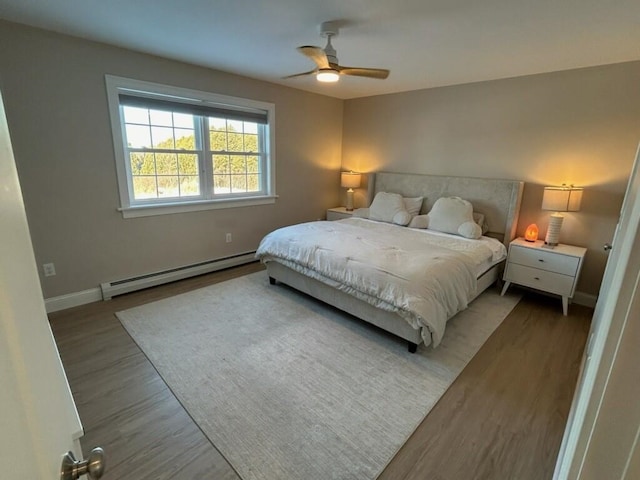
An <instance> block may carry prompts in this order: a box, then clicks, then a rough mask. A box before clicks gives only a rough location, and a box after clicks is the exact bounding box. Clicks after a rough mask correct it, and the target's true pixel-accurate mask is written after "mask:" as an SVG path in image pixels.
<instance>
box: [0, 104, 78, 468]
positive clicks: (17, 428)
mask: <svg viewBox="0 0 640 480" xmlns="http://www.w3.org/2000/svg"><path fill="white" fill-rule="evenodd" d="M82 434H83V432H82V425H81V423H80V419H79V417H78V413H77V411H76V408H75V405H74V403H73V398H72V396H71V392H70V390H69V385H68V383H67V378H66V375H65V372H64V370H63V368H62V363H61V362H60V357H59V355H58V350H57V349H56V345H55V342H54V339H53V335H52V333H51V329H50V327H49V323H48V320H47V315H46V313H45V307H44V301H43V298H42V291H41V288H40V282H39V280H38V272H37V269H36V262H35V258H34V254H33V248H32V245H31V238H30V236H29V228H28V225H27V218H26V215H25V210H24V204H23V201H22V193H21V190H20V184H19V181H18V175H17V172H16V166H15V162H14V158H13V150H12V148H11V140H10V137H9V129H8V126H7V119H6V115H5V111H4V105H3V102H2V95H1V93H0V472H1V473H0V476H1V477H2V478H6V479H12V478H16V479H33V480H35V479H57V478H60V465H61V459H62V456H63V455H64V454H65V453H66V452H67V451H70V450H71V451H74V453H75V454H76V456H77V457H80V456H81V455H82V452H81V451H80V448H79V447H80V443H79V438H80V437H81V436H82Z"/></svg>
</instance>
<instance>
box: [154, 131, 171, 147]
mask: <svg viewBox="0 0 640 480" xmlns="http://www.w3.org/2000/svg"><path fill="white" fill-rule="evenodd" d="M151 138H152V139H153V146H154V147H155V148H170V149H173V148H175V146H174V144H173V128H167V127H151Z"/></svg>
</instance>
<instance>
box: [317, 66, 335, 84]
mask: <svg viewBox="0 0 640 480" xmlns="http://www.w3.org/2000/svg"><path fill="white" fill-rule="evenodd" d="M339 78H340V74H339V73H338V72H337V71H336V70H334V69H333V68H321V69H320V70H319V71H318V73H316V80H318V81H319V82H326V83H333V82H337V81H338V79H339Z"/></svg>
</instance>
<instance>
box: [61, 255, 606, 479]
mask: <svg viewBox="0 0 640 480" xmlns="http://www.w3.org/2000/svg"><path fill="white" fill-rule="evenodd" d="M261 269H262V266H261V265H260V264H258V263H253V264H249V265H244V266H242V267H237V268H233V269H228V270H224V271H221V272H216V273H212V274H209V275H204V276H201V277H196V278H192V279H187V280H183V281H180V282H176V283H173V284H170V285H164V286H160V287H155V288H153V289H148V290H144V291H141V292H136V293H132V294H128V295H123V296H120V297H117V298H114V299H113V300H111V301H109V302H97V303H93V304H89V305H84V306H81V307H76V308H73V309H69V310H65V311H61V312H56V313H52V314H51V315H50V316H49V317H50V321H51V326H52V330H53V333H54V336H55V338H56V342H57V344H58V348H59V350H60V356H61V358H62V361H63V364H64V366H65V369H66V371H67V376H68V378H69V383H70V385H71V390H72V392H73V396H74V399H75V401H76V404H77V407H78V412H79V414H80V418H81V419H82V423H83V425H84V428H85V436H84V437H83V439H82V446H83V449H84V451H85V453H86V452H88V451H89V450H91V448H93V447H94V446H102V447H103V448H104V449H105V451H106V453H107V462H108V463H107V471H106V473H105V475H104V476H103V479H107V480H109V479H119V480H128V479H131V480H133V479H135V480H146V479H149V480H151V479H153V480H159V479H199V480H200V479H212V480H218V479H220V480H227V479H229V480H230V479H239V477H238V475H237V474H236V472H235V471H234V470H233V468H232V467H231V466H230V465H229V464H228V463H227V462H226V460H225V459H224V457H223V456H222V455H221V454H220V453H219V452H218V451H217V450H216V448H215V447H214V446H213V445H212V444H211V443H210V442H209V441H208V440H207V438H206V437H205V436H204V435H203V434H202V432H201V431H200V430H199V428H198V426H197V425H196V424H195V423H194V422H193V421H192V420H191V418H190V417H189V415H188V414H187V412H186V411H185V410H184V409H183V408H182V406H181V405H180V403H179V402H178V401H177V400H176V398H175V397H174V396H173V394H172V392H171V391H170V390H169V388H168V387H167V386H166V385H165V383H164V382H163V380H162V379H161V378H160V376H159V375H158V374H157V372H156V371H155V369H154V368H153V366H152V365H151V364H150V363H149V361H148V360H147V358H146V357H145V355H144V354H143V353H142V352H141V350H140V349H139V348H138V347H137V345H136V344H135V343H134V342H133V340H131V338H130V337H129V335H128V334H127V333H126V331H125V330H124V328H123V327H122V326H121V324H120V322H119V321H118V320H117V319H116V317H115V315H114V313H115V312H117V311H120V310H125V309H127V308H131V307H133V306H136V305H140V304H143V303H148V302H152V301H155V300H158V299H160V298H165V297H168V296H172V295H176V294H180V293H183V292H186V291H189V290H192V289H195V288H201V287H204V286H207V285H210V284H213V283H217V282H221V281H225V280H228V279H231V278H235V277H238V276H241V275H246V274H248V273H252V272H255V271H258V270H261ZM592 314H593V311H592V310H591V309H588V308H585V307H580V306H577V305H572V306H570V309H569V316H568V317H563V316H562V308H561V303H560V301H559V300H556V299H553V298H547V297H544V296H538V295H535V294H533V293H526V294H525V297H524V299H523V300H522V301H521V302H520V303H519V304H518V306H517V307H516V308H515V309H514V311H513V312H512V313H511V314H510V315H509V316H508V317H507V318H506V319H505V321H504V322H503V324H502V325H501V326H500V327H499V328H498V329H497V330H496V332H495V333H494V334H493V335H492V336H491V338H490V339H489V340H488V341H487V342H486V343H485V345H484V346H483V347H482V349H481V350H480V351H479V352H478V354H477V355H476V356H475V357H474V358H473V359H472V361H471V362H470V363H469V365H468V366H467V367H466V368H465V370H464V371H463V372H462V374H461V375H460V376H459V377H458V379H457V380H456V381H455V382H454V383H453V385H452V386H451V387H450V388H449V390H448V391H447V392H446V393H445V395H444V396H443V397H442V398H441V399H440V401H439V402H438V403H437V405H436V406H435V407H434V408H433V410H432V411H431V412H430V413H429V415H428V416H427V417H426V418H425V420H424V421H423V422H422V424H421V425H420V427H419V428H418V429H417V430H416V431H415V432H414V434H413V435H412V437H411V438H410V439H409V440H408V441H407V443H406V444H405V445H404V446H403V447H402V449H401V450H400V451H399V452H398V454H397V455H396V456H395V458H394V459H393V460H392V461H391V463H390V464H389V465H388V466H387V468H386V469H385V471H384V472H383V473H382V474H381V475H380V477H379V479H380V480H414V479H415V480H417V479H428V480H458V479H460V480H467V479H500V480H502V479H518V480H527V479H532V480H533V479H535V480H541V479H550V478H551V477H552V474H553V469H554V466H555V459H556V456H557V453H558V450H559V447H560V442H561V440H562V434H563V431H564V425H565V422H566V419H567V415H568V412H569V407H570V405H571V399H572V395H573V390H574V387H575V382H576V379H577V375H578V369H579V365H580V359H581V355H582V350H583V348H584V344H585V340H586V336H587V332H588V329H589V322H590V319H591V315H592ZM274 480H275V479H274ZM301 480H302V479H301ZM320 480H324V479H320Z"/></svg>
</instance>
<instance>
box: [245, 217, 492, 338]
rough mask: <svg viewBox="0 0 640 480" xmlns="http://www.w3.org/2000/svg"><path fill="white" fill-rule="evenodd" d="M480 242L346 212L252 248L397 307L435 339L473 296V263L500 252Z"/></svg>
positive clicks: (425, 335) (367, 298)
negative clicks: (334, 219) (347, 216)
mask: <svg viewBox="0 0 640 480" xmlns="http://www.w3.org/2000/svg"><path fill="white" fill-rule="evenodd" d="M496 243H498V244H499V242H497V241H496ZM488 244H489V242H483V241H477V240H476V241H470V240H467V239H462V238H460V239H458V238H455V237H452V236H443V235H430V234H428V233H427V231H424V230H414V229H410V228H406V227H399V226H396V225H391V224H386V223H380V222H374V221H370V220H365V219H360V218H351V219H346V220H341V221H337V222H310V223H303V224H299V225H293V226H290V227H284V228H281V229H278V230H276V231H274V232H272V233H270V234H268V235H267V236H266V237H265V238H264V239H263V240H262V242H261V243H260V246H259V247H258V250H257V252H256V256H257V257H258V258H259V259H260V260H261V261H262V262H263V263H267V262H269V261H273V260H275V261H278V262H280V263H282V264H284V265H286V266H287V267H289V268H291V269H294V270H296V271H298V272H300V273H304V274H305V275H308V276H311V277H313V278H315V279H317V280H320V281H322V282H324V283H327V284H329V285H331V286H333V287H336V288H338V289H340V290H342V291H344V292H346V293H349V294H351V295H354V296H356V297H357V298H360V299H361V300H365V301H367V302H368V303H370V304H372V305H374V306H376V307H378V308H382V309H384V310H388V311H394V312H397V313H398V314H399V315H400V316H402V317H403V318H405V319H406V320H407V321H408V322H409V323H410V324H411V325H412V326H413V327H414V328H422V327H425V328H422V330H421V331H422V337H423V338H424V339H425V343H427V344H428V343H432V344H433V346H434V347H435V346H437V345H438V344H439V343H440V340H441V339H442V336H443V334H444V330H445V324H446V322H447V320H448V319H449V318H451V317H452V316H453V315H455V314H456V313H457V312H459V311H460V310H463V309H465V308H466V307H467V304H468V302H469V301H470V299H471V298H473V296H474V294H475V290H476V286H477V282H476V266H477V265H479V264H481V263H482V262H485V261H487V260H491V259H492V258H493V259H496V258H495V257H496V256H497V255H499V254H501V253H502V252H498V251H496V249H495V248H494V249H493V251H492V248H490V247H489V246H487V245H488ZM499 245H501V244H499ZM503 248H504V247H503Z"/></svg>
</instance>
